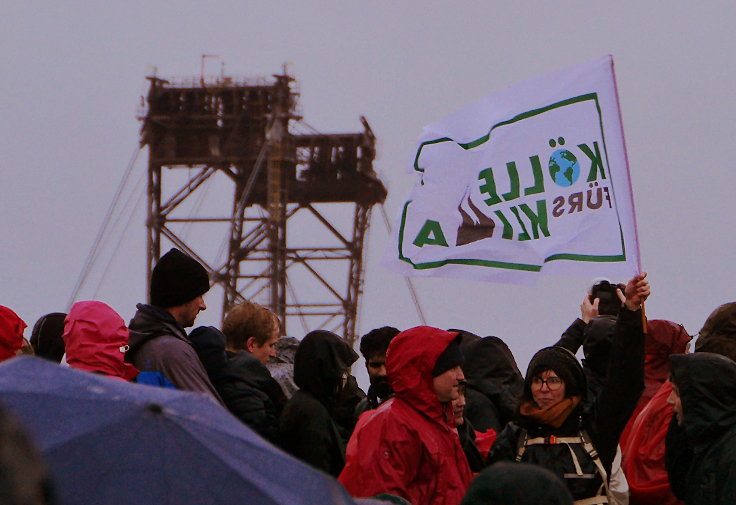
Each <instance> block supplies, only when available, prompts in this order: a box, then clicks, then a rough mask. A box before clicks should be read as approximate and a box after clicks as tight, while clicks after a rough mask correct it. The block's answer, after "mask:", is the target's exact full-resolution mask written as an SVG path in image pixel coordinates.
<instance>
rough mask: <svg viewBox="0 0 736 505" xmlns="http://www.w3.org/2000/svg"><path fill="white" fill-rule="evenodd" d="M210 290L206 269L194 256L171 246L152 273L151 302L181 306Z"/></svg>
mask: <svg viewBox="0 0 736 505" xmlns="http://www.w3.org/2000/svg"><path fill="white" fill-rule="evenodd" d="M209 289H210V279H209V276H208V275H207V270H205V269H204V267H203V266H202V265H201V264H200V263H199V262H198V261H197V260H195V259H194V258H192V257H190V256H187V255H186V254H184V253H183V252H181V251H180V250H179V249H176V248H172V249H171V250H170V251H169V252H167V253H166V254H164V255H163V256H161V259H160V260H158V263H156V266H155V267H154V268H153V273H152V274H151V305H153V306H155V307H161V308H164V309H165V308H168V307H176V306H178V305H182V304H184V303H186V302H189V301H191V300H194V299H195V298H197V297H198V296H200V295H203V294H205V293H206V292H207V291H209Z"/></svg>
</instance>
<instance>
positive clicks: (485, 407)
mask: <svg viewBox="0 0 736 505" xmlns="http://www.w3.org/2000/svg"><path fill="white" fill-rule="evenodd" d="M462 348H463V355H464V356H465V363H463V373H464V374H465V380H466V381H467V386H466V390H465V400H466V402H467V404H466V406H465V417H466V418H467V419H468V420H469V421H470V422H471V423H472V425H473V427H474V428H475V429H476V430H478V431H481V432H483V431H486V430H487V429H488V428H492V429H493V430H494V431H497V432H498V431H501V429H503V427H504V426H505V425H506V423H507V422H509V421H511V419H512V418H513V415H514V412H515V411H516V407H517V405H518V403H519V398H520V395H521V390H522V388H523V386H524V378H523V377H522V375H521V372H520V371H519V367H518V366H517V365H516V360H514V356H513V355H512V354H511V350H509V348H508V346H507V345H506V344H505V343H504V341H503V340H501V339H500V338H498V337H485V338H479V339H476V340H472V341H469V342H467V343H463V346H462Z"/></svg>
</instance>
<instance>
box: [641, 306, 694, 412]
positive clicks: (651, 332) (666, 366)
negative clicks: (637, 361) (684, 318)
mask: <svg viewBox="0 0 736 505" xmlns="http://www.w3.org/2000/svg"><path fill="white" fill-rule="evenodd" d="M690 338H691V337H690V335H688V333H687V331H686V330H685V328H683V327H682V325H680V324H677V323H673V322H672V321H665V320H663V319H652V320H649V321H647V335H646V342H645V344H644V352H645V353H646V354H645V356H644V382H645V383H646V384H647V389H649V385H650V384H651V383H656V388H655V391H652V392H651V394H649V395H648V398H651V397H652V396H653V395H654V393H655V392H656V389H659V387H660V386H661V385H662V384H663V383H664V381H666V380H667V379H668V378H669V376H670V360H669V357H670V355H671V354H683V353H684V352H685V350H686V349H687V344H688V342H690ZM647 393H649V391H647ZM648 398H647V399H648Z"/></svg>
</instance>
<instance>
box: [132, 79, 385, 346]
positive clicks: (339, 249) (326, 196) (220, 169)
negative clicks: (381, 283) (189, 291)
mask: <svg viewBox="0 0 736 505" xmlns="http://www.w3.org/2000/svg"><path fill="white" fill-rule="evenodd" d="M148 80H149V81H150V87H149V90H148V94H147V97H146V98H145V103H144V104H143V105H144V110H143V113H142V114H141V120H142V128H141V144H142V145H145V146H148V150H149V161H148V220H147V228H148V242H147V249H148V270H147V273H148V279H149V282H150V273H151V269H152V268H153V265H155V263H156V261H158V258H160V256H161V254H162V252H166V250H167V249H168V246H169V244H170V245H173V246H175V247H178V248H179V249H181V250H183V251H185V252H186V253H188V254H190V255H191V256H193V257H195V258H197V259H198V260H199V261H200V262H201V263H202V264H203V265H204V266H205V268H207V270H208V271H209V273H210V277H211V279H212V281H213V283H214V286H216V288H217V289H213V291H220V292H221V294H222V309H223V315H224V314H225V313H226V312H227V310H229V309H230V307H232V306H233V305H234V304H237V303H238V302H240V301H242V300H245V299H248V300H252V301H255V302H258V303H261V304H263V305H266V306H269V307H270V308H271V310H273V311H274V312H275V313H276V314H277V315H278V316H279V318H280V319H281V321H282V322H283V328H282V332H283V333H284V334H292V335H298V336H300V335H303V333H300V330H299V329H297V328H296V327H295V324H297V323H299V324H300V325H301V331H310V330H315V329H329V330H332V331H335V332H337V333H338V334H341V335H342V336H343V337H344V338H345V339H346V340H347V341H348V342H349V343H350V344H351V345H352V344H353V343H354V341H355V337H356V335H355V326H356V317H357V313H358V302H359V300H360V295H361V290H362V282H363V249H364V242H365V236H366V232H367V229H368V224H369V218H370V212H371V207H372V206H373V205H375V204H376V203H381V202H383V201H384V199H385V198H386V189H385V187H384V186H383V184H382V183H381V181H380V180H379V179H378V178H377V176H376V174H375V172H374V171H373V159H374V156H375V137H374V135H373V132H372V131H371V128H370V126H369V125H368V122H367V121H366V120H365V119H364V118H362V117H361V121H362V124H363V131H362V132H359V133H337V134H324V133H319V132H316V131H314V130H312V129H308V128H307V127H306V123H304V122H303V121H302V120H301V118H300V117H299V116H298V114H297V111H296V105H297V98H298V93H297V92H296V91H295V89H294V87H295V83H294V80H293V79H292V78H291V77H290V76H288V75H286V72H284V75H274V76H273V78H271V79H258V80H234V79H231V78H227V77H222V76H221V77H219V78H207V79H205V78H204V76H202V78H200V79H190V80H189V81H177V82H174V81H169V80H164V79H161V78H158V77H149V78H148ZM300 128H301V129H302V130H308V131H299V129H300ZM164 240H165V241H166V242H167V244H166V245H165V246H162V242H163V241H164ZM163 247H165V249H163V250H162V248H163ZM213 301H214V300H213V299H212V295H208V303H209V304H210V305H212V303H213ZM289 332H291V333H289Z"/></svg>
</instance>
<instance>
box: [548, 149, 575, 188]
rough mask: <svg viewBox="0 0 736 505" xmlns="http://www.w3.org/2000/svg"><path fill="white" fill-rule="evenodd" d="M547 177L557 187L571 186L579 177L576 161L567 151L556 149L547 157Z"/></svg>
mask: <svg viewBox="0 0 736 505" xmlns="http://www.w3.org/2000/svg"><path fill="white" fill-rule="evenodd" d="M549 175H551V176H552V180H553V181H555V184H557V185H558V186H572V185H573V184H575V181H577V180H578V177H580V165H578V159H577V158H576V157H575V155H574V154H572V153H571V152H570V151H568V150H567V149H558V150H557V151H555V152H554V153H552V156H550V157H549Z"/></svg>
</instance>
